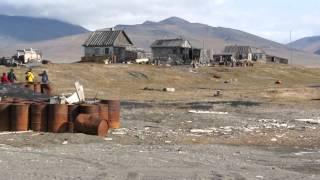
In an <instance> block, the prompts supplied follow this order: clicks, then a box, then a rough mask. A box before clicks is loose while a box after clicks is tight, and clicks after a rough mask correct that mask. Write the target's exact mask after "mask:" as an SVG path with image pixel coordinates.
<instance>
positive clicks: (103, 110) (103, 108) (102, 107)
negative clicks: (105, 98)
mask: <svg viewBox="0 0 320 180" xmlns="http://www.w3.org/2000/svg"><path fill="white" fill-rule="evenodd" d="M98 106H99V116H100V118H101V119H102V120H105V121H108V118H109V117H108V116H109V113H108V109H109V108H108V103H104V102H100V103H99V104H98Z"/></svg>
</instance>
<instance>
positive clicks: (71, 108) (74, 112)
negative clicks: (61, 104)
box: [68, 105, 80, 133]
mask: <svg viewBox="0 0 320 180" xmlns="http://www.w3.org/2000/svg"><path fill="white" fill-rule="evenodd" d="M79 113H80V112H79V105H68V132H69V133H73V132H75V131H74V121H75V120H76V118H77V116H78V115H79Z"/></svg>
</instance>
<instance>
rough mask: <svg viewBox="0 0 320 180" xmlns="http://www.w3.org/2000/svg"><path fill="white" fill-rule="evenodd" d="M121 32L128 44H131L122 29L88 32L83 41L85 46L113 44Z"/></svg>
mask: <svg viewBox="0 0 320 180" xmlns="http://www.w3.org/2000/svg"><path fill="white" fill-rule="evenodd" d="M121 34H123V35H124V37H125V38H126V39H127V41H128V42H129V44H130V45H133V43H132V41H131V40H130V39H129V37H128V36H127V34H126V33H125V32H124V31H123V30H98V31H94V32H92V33H91V34H90V36H89V37H88V39H87V40H86V41H85V42H84V44H83V46H85V47H104V46H113V45H114V44H115V42H116V40H117V38H118V37H119V36H120V35H121Z"/></svg>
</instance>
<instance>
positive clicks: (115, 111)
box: [108, 100, 120, 129]
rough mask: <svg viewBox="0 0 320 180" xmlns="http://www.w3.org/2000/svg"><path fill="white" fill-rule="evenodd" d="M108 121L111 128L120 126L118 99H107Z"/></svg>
mask: <svg viewBox="0 0 320 180" xmlns="http://www.w3.org/2000/svg"><path fill="white" fill-rule="evenodd" d="M108 121H109V126H110V128H112V129H118V128H120V101H119V100H109V101H108Z"/></svg>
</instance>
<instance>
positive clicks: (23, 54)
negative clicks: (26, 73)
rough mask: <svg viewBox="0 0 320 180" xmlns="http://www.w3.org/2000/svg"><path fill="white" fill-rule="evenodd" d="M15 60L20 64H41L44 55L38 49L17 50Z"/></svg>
mask: <svg viewBox="0 0 320 180" xmlns="http://www.w3.org/2000/svg"><path fill="white" fill-rule="evenodd" d="M13 58H14V59H15V60H17V61H19V62H20V63H24V64H26V63H29V62H41V61H42V53H41V51H40V50H38V49H32V48H29V49H22V50H17V53H16V54H15V55H14V56H13Z"/></svg>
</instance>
